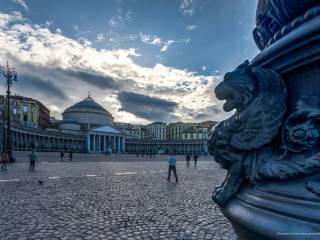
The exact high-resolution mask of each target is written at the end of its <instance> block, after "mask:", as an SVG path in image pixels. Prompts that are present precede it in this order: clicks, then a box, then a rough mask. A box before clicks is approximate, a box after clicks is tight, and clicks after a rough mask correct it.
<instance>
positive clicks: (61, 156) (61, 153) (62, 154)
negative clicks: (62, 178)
mask: <svg viewBox="0 0 320 240" xmlns="http://www.w3.org/2000/svg"><path fill="white" fill-rule="evenodd" d="M63 157H64V152H63V151H61V152H60V159H61V162H62V161H63Z"/></svg>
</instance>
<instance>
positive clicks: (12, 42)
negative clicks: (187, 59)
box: [0, 13, 224, 123]
mask: <svg viewBox="0 0 320 240" xmlns="http://www.w3.org/2000/svg"><path fill="white" fill-rule="evenodd" d="M139 37H140V35H139ZM141 37H142V36H141ZM158 38H159V39H158ZM144 40H145V41H147V42H150V44H152V45H155V46H158V47H160V48H163V47H164V46H165V44H163V42H166V43H167V44H169V46H171V45H172V44H174V43H175V42H172V41H174V40H163V39H161V38H160V37H156V36H149V37H148V38H144ZM186 42H187V41H186ZM170 44H171V45H170ZM13 56H14V57H13ZM140 57H143V56H142V55H141V54H140V53H139V52H138V51H137V49H134V48H128V49H104V48H102V49H96V48H94V47H93V45H92V44H91V42H90V41H88V40H86V39H85V38H84V39H82V40H80V39H78V40H76V39H72V38H69V37H66V36H65V35H63V33H61V34H58V33H56V32H54V31H51V30H50V29H49V28H48V27H47V26H46V25H45V24H43V25H35V24H32V23H31V22H30V21H29V20H27V19H24V18H23V17H22V16H21V14H19V13H11V14H5V13H0V65H1V64H5V60H6V59H9V60H10V62H14V64H15V66H16V68H17V71H18V76H19V82H18V83H17V84H15V87H14V90H15V92H17V93H19V94H22V95H26V94H28V95H29V96H33V93H34V95H35V96H36V97H37V98H39V100H41V101H42V102H43V103H44V104H45V105H48V106H51V105H55V106H58V107H59V109H60V110H61V111H63V109H64V108H66V107H68V106H70V105H72V104H74V103H75V102H77V101H80V100H82V99H83V98H85V97H86V96H87V92H88V91H91V93H92V96H93V97H94V99H95V100H96V101H97V102H99V103H101V104H102V105H103V106H104V107H105V108H106V109H107V110H109V111H110V112H111V113H112V114H113V115H114V117H115V119H116V121H130V122H132V123H141V122H144V123H145V122H148V121H151V120H156V118H159V119H162V120H164V119H165V120H166V121H175V120H181V121H194V120H195V116H196V115H195V113H199V114H200V113H202V112H203V113H207V114H208V115H210V116H211V117H212V120H216V119H221V118H222V117H224V115H223V113H222V112H219V113H214V112H213V111H207V110H202V109H208V108H209V107H211V106H216V107H218V108H219V109H222V103H221V102H219V101H217V99H216V98H215V97H214V94H213V89H214V87H215V86H216V85H217V84H218V83H219V82H220V81H221V76H220V75H218V74H216V75H203V74H199V73H197V72H191V71H189V70H188V69H178V68H174V67H170V66H165V65H163V64H160V63H157V64H155V65H154V66H151V67H143V66H141V65H139V64H137V63H135V59H136V58H140ZM20 76H21V78H20ZM24 76H27V77H28V76H29V77H28V78H27V80H28V81H29V83H28V84H26V82H28V81H27V80H24V79H23V78H24ZM30 76H32V77H36V78H33V79H31V77H30ZM23 81H25V83H23ZM22 86H23V87H22ZM47 86H48V89H46V87H47ZM0 90H1V86H0ZM134 94H136V95H134ZM28 95H27V96H28ZM144 96H145V97H144ZM129 99H130V100H132V102H131V103H130V102H128V100H129ZM141 99H143V100H144V101H146V102H143V101H142V100H141ZM164 99H165V100H164ZM147 103H148V104H147ZM158 103H159V106H161V108H162V107H163V109H165V111H162V110H161V109H160V108H159V107H156V106H155V105H156V104H158ZM139 104H141V105H142V106H144V107H145V108H146V109H149V111H150V112H151V113H152V114H153V116H152V114H151V115H150V114H148V113H147V112H146V111H145V110H144V109H141V107H140V105H139ZM135 108H137V109H138V110H135ZM152 108H154V110H153V109H152ZM59 109H58V110H57V109H55V111H56V112H57V111H59ZM120 109H121V111H119V110H120ZM205 111H207V112H205ZM166 112H168V113H167V114H166ZM190 113H191V115H190Z"/></svg>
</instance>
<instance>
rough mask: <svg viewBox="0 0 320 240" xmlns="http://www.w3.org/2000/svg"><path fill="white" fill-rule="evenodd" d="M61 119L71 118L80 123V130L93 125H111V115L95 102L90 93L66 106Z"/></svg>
mask: <svg viewBox="0 0 320 240" xmlns="http://www.w3.org/2000/svg"><path fill="white" fill-rule="evenodd" d="M62 116H63V119H64V120H67V119H73V120H75V121H76V122H78V123H79V124H80V125H81V129H82V130H87V129H90V128H94V127H99V126H105V125H110V126H112V125H113V116H112V115H111V113H110V112H108V111H107V110H106V109H104V108H103V107H102V106H101V105H100V104H98V103H96V102H95V101H94V99H93V98H91V97H90V95H89V96H88V97H87V98H85V99H84V100H82V101H80V102H77V103H76V104H74V105H72V106H71V107H68V108H67V109H66V110H65V111H64V112H63V113H62Z"/></svg>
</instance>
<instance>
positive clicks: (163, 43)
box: [139, 33, 190, 52]
mask: <svg viewBox="0 0 320 240" xmlns="http://www.w3.org/2000/svg"><path fill="white" fill-rule="evenodd" d="M139 37H140V39H141V41H142V42H144V43H146V44H150V45H154V46H158V47H160V51H161V52H166V51H167V50H168V48H169V47H170V46H171V45H172V44H178V43H185V44H187V43H189V42H190V39H189V38H185V39H181V40H163V39H161V38H160V37H158V36H156V35H149V34H144V33H139Z"/></svg>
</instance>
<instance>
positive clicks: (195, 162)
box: [193, 153, 198, 167]
mask: <svg viewBox="0 0 320 240" xmlns="http://www.w3.org/2000/svg"><path fill="white" fill-rule="evenodd" d="M193 161H194V166H195V167H196V166H197V162H198V155H197V154H196V153H195V154H194V156H193Z"/></svg>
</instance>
